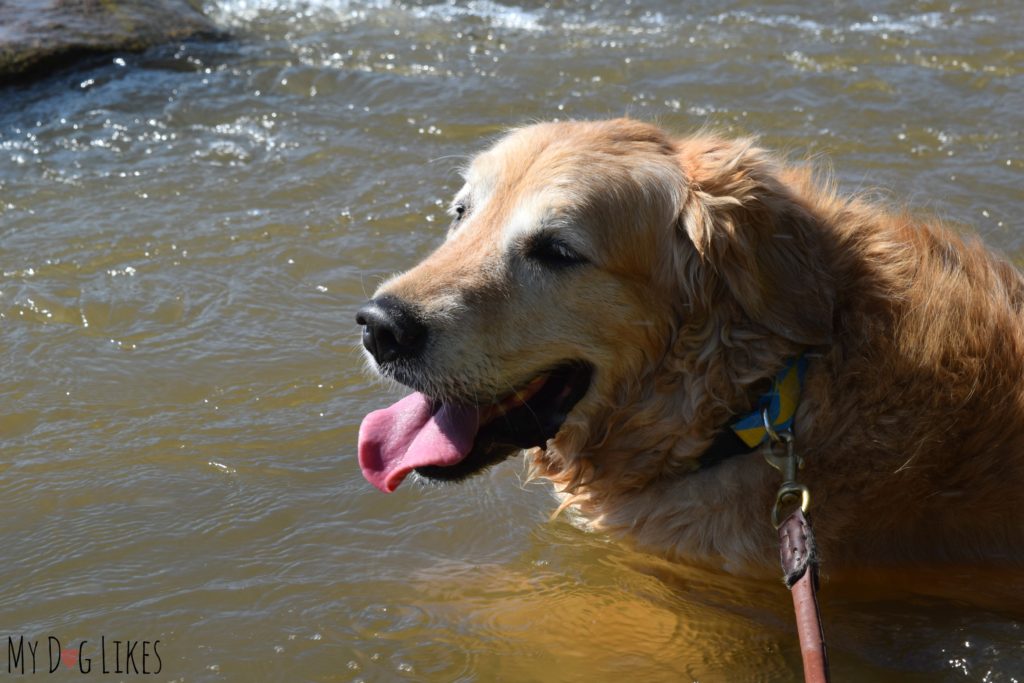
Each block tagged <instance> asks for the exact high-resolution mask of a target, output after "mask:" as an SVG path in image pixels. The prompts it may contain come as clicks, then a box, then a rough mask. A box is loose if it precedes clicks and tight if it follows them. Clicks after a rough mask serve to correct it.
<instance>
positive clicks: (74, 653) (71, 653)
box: [60, 648, 78, 669]
mask: <svg viewBox="0 0 1024 683" xmlns="http://www.w3.org/2000/svg"><path fill="white" fill-rule="evenodd" d="M60 661H62V662H64V666H66V667H67V668H69V669H73V668H75V664H77V663H78V650H72V649H71V648H68V649H66V650H61V651H60Z"/></svg>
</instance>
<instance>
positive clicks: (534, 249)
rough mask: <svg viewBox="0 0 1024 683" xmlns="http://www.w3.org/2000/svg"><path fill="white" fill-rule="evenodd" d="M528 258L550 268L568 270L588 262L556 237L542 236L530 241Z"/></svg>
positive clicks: (527, 248)
mask: <svg viewBox="0 0 1024 683" xmlns="http://www.w3.org/2000/svg"><path fill="white" fill-rule="evenodd" d="M526 257H527V258H529V259H532V260H534V261H537V262H538V263H540V264H541V265H544V266H547V267H548V268H568V267H570V266H578V265H582V264H584V263H586V262H587V259H585V258H584V257H583V256H581V255H580V254H579V253H578V252H577V251H576V250H574V249H573V248H572V247H570V246H569V245H568V244H566V243H565V242H563V241H562V240H560V239H558V238H557V237H555V236H554V235H549V234H540V235H537V236H536V237H534V238H533V239H532V240H530V242H529V244H528V245H527V247H526Z"/></svg>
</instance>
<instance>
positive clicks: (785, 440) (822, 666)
mask: <svg viewBox="0 0 1024 683" xmlns="http://www.w3.org/2000/svg"><path fill="white" fill-rule="evenodd" d="M762 417H763V420H764V424H765V428H766V430H767V432H768V436H769V437H770V440H769V442H768V444H767V450H766V451H765V454H764V457H765V459H766V460H767V461H768V464H770V465H771V466H772V467H774V468H775V469H777V470H779V471H780V472H782V479H783V481H782V485H780V486H779V490H778V492H777V493H776V495H775V506H774V507H773V508H772V525H773V526H774V527H775V528H776V529H777V530H778V532H779V559H780V560H781V562H782V573H783V580H784V581H785V582H786V587H787V588H789V590H790V593H792V595H793V609H794V611H795V613H796V630H797V635H798V636H799V638H800V655H801V657H802V658H803V664H804V681H805V682H806V683H828V681H829V680H830V678H829V671H828V653H827V651H826V649H825V632H824V631H823V630H822V627H821V614H820V612H819V610H818V596H817V589H818V553H817V549H816V548H815V543H814V531H813V530H812V529H811V523H810V520H809V519H808V518H807V509H808V508H809V507H810V503H811V493H810V490H809V489H808V488H807V487H806V486H805V485H803V484H799V483H797V480H796V472H797V470H798V469H799V468H800V465H801V464H802V463H801V460H800V458H799V456H797V455H796V453H795V451H794V449H793V433H792V432H791V431H789V430H785V431H782V432H776V431H775V430H773V429H772V428H771V425H770V424H769V421H768V416H767V412H765V413H762ZM779 444H784V445H785V448H786V453H785V455H776V454H775V452H774V446H775V445H779ZM797 500H798V501H799V505H797V508H796V509H795V510H794V511H793V512H792V513H790V514H789V516H787V517H786V518H785V519H783V520H781V521H780V517H781V514H782V507H783V506H785V505H791V504H792V503H794V502H796V501H797Z"/></svg>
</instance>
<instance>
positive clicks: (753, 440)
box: [697, 354, 807, 469]
mask: <svg viewBox="0 0 1024 683" xmlns="http://www.w3.org/2000/svg"><path fill="white" fill-rule="evenodd" d="M806 372H807V359H806V358H805V357H804V355H803V354H800V355H799V356H796V357H795V358H790V359H788V360H787V361H786V363H785V365H784V366H783V367H782V369H781V370H779V372H778V374H776V375H775V378H774V379H773V380H772V387H771V389H770V390H769V391H768V392H767V393H765V394H763V395H762V396H761V397H760V398H759V399H758V402H757V406H756V407H755V408H754V410H752V411H750V412H749V413H746V414H744V415H741V416H740V417H739V418H738V419H736V420H734V421H733V422H732V423H730V424H729V425H728V426H727V427H723V428H722V430H721V431H720V432H719V433H718V436H716V437H715V440H714V441H713V442H712V443H711V445H710V446H709V447H708V449H707V450H706V451H705V452H704V453H703V454H702V455H701V456H700V457H699V458H698V459H697V468H698V469H707V468H709V467H713V466H715V465H717V464H719V463H721V462H722V461H724V460H726V459H727V458H729V457H731V456H734V455H742V454H744V453H750V452H751V451H753V450H754V449H756V448H757V447H758V446H760V445H761V444H763V443H764V442H765V441H767V440H768V432H767V431H766V430H765V428H764V418H763V417H762V413H763V412H764V411H765V410H767V411H768V420H769V422H770V423H771V425H772V429H773V430H775V431H776V432H782V431H785V430H787V429H792V428H793V418H794V416H795V415H796V408H797V406H798V405H799V404H800V394H801V393H802V391H803V386H804V375H805V374H806Z"/></svg>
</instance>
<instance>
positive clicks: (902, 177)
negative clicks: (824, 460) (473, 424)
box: [0, 0, 1024, 682]
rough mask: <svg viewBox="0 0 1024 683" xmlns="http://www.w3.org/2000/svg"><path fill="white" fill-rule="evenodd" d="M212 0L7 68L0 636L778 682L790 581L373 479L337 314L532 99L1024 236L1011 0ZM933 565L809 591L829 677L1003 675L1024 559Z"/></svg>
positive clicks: (531, 674)
mask: <svg viewBox="0 0 1024 683" xmlns="http://www.w3.org/2000/svg"><path fill="white" fill-rule="evenodd" d="M207 9H208V11H209V13H210V15H211V16H212V17H213V18H214V19H215V20H216V21H217V22H218V23H220V24H221V25H223V26H226V27H228V28H230V29H231V31H232V32H233V34H234V39H233V40H230V41H227V42H221V43H189V44H184V45H174V46H170V47H167V48H160V49H155V50H151V51H149V52H146V53H144V54H122V55H112V56H108V57H102V58H98V59H96V60H94V61H92V62H90V63H89V64H87V65H86V66H84V67H82V68H79V69H76V70H74V71H64V72H60V73H58V74H55V75H53V76H52V77H50V78H48V79H46V80H44V81H41V82H37V83H35V84H32V85H22V86H15V87H8V88H6V89H0V519H2V520H3V521H2V527H0V547H2V549H3V551H2V556H0V557H2V559H0V631H2V632H0V638H2V637H3V636H5V635H6V636H10V637H13V639H14V640H13V641H12V643H13V644H14V646H16V647H17V646H18V644H19V642H21V641H20V640H19V639H20V638H21V637H22V636H24V638H25V640H26V641H34V640H38V641H39V642H40V645H39V647H38V651H37V658H38V663H37V666H38V668H39V670H40V671H42V672H45V671H47V670H48V669H49V665H50V659H49V652H48V648H53V652H54V657H56V656H58V654H59V653H58V652H57V651H58V650H61V649H63V650H67V651H70V659H69V660H68V661H69V662H70V664H71V665H72V668H65V667H64V665H63V664H61V663H60V662H59V661H57V660H56V659H55V660H54V661H55V663H56V664H57V666H58V670H59V671H61V672H63V673H62V676H63V677H64V678H67V679H69V680H70V679H77V677H78V676H81V675H82V674H80V673H78V674H76V673H75V671H77V670H78V667H79V664H78V663H77V660H76V657H77V656H78V654H79V653H80V654H81V655H82V657H83V662H82V666H83V668H84V667H85V660H89V662H90V664H89V666H90V667H91V675H96V674H102V671H103V668H104V667H105V668H106V669H107V670H109V671H111V672H112V673H111V674H109V675H107V676H102V675H101V676H98V677H99V678H111V679H113V678H114V677H117V676H118V674H117V673H116V671H117V670H118V669H120V670H122V671H123V670H125V668H126V667H127V668H128V672H129V673H128V674H122V675H121V676H122V677H127V678H135V677H137V676H136V673H135V671H136V670H137V671H139V675H141V671H142V667H143V665H144V664H145V666H146V668H147V670H148V671H150V672H153V671H155V670H157V669H159V673H158V674H156V675H155V676H149V677H150V678H156V679H159V680H175V681H220V680H228V681H300V680H313V681H357V680H361V681H400V680H410V681H439V682H447V681H622V680H628V681H680V680H697V681H755V680H756V681H791V680H795V679H796V678H797V677H798V676H799V666H800V664H799V653H798V651H797V648H796V644H795V638H794V635H793V630H792V627H791V625H790V614H789V597H788V594H787V593H786V592H785V590H783V589H782V588H781V587H779V586H778V585H776V584H767V585H766V584H762V583H757V582H748V581H742V580H736V579H730V578H728V577H724V576H719V575H715V574H709V573H707V572H704V571H701V570H697V569H692V568H687V567H681V566H675V567H672V566H668V565H665V564H663V563H660V562H658V561H656V560H653V559H651V558H648V557H644V556H642V555H638V554H635V553H633V552H631V551H629V550H627V549H625V548H623V547H621V546H619V545H617V544H615V543H612V542H610V541H608V540H607V539H605V538H603V537H601V536H598V535H588V534H585V533H583V532H581V531H578V530H577V529H575V528H573V527H572V526H570V525H569V524H568V523H567V522H565V521H564V520H557V521H553V522H551V521H548V518H547V515H548V513H549V512H550V510H551V508H552V506H553V503H552V498H551V495H550V491H548V490H547V488H546V487H545V486H543V485H540V484H529V485H524V484H523V483H522V474H523V473H522V469H521V464H520V463H518V462H516V461H511V462H509V463H507V464H505V465H503V466H501V467H498V468H495V469H494V470H493V471H491V472H489V473H488V474H486V475H484V476H482V477H480V478H478V479H475V480H473V481H472V482H470V483H468V484H466V485H465V486H462V487H459V488H457V489H453V488H439V489H430V488H423V487H417V486H406V487H403V488H402V489H401V490H400V491H399V492H398V493H396V494H394V495H391V496H384V495H382V494H380V493H378V492H377V491H376V490H374V489H372V488H371V487H370V486H369V485H368V484H366V483H365V482H364V481H363V479H362V477H361V476H360V474H359V471H358V468H357V465H356V462H355V443H356V431H357V428H358V424H359V421H360V419H361V417H362V416H363V415H364V414H365V413H366V412H368V411H369V410H372V409H374V408H377V407H380V406H382V405H384V404H385V403H387V402H390V401H392V400H394V398H395V396H396V394H395V393H394V392H393V390H391V389H388V388H386V387H383V386H381V385H380V384H379V383H378V382H376V381H375V380H373V379H372V378H371V377H370V376H369V375H368V374H367V372H366V371H365V368H364V363H363V360H362V357H361V353H360V348H359V334H358V330H357V328H356V326H355V325H354V323H353V315H354V311H355V309H356V308H357V307H358V305H359V304H360V303H361V302H362V301H363V300H364V298H365V297H366V296H367V294H368V293H369V292H372V291H373V289H374V288H375V286H376V284H377V283H378V282H379V281H380V280H381V279H382V278H383V277H385V276H386V275H388V274H390V273H392V272H395V271H398V270H401V269H403V268H405V267H407V266H409V265H410V264H412V263H413V262H414V261H415V260H416V259H417V258H419V257H421V256H423V255H425V254H426V253H427V252H428V251H429V250H430V249H431V248H432V246H434V245H436V244H437V243H438V241H439V239H440V236H441V234H442V233H443V229H444V228H443V227H442V226H443V225H444V224H445V223H446V219H445V217H444V215H443V209H442V206H443V205H444V204H445V203H446V202H447V201H448V198H449V197H450V195H451V193H452V192H453V191H454V190H455V189H456V188H457V185H458V180H457V177H458V176H457V173H456V171H457V169H458V167H459V165H460V164H461V163H462V162H463V161H464V160H465V158H466V156H467V155H469V154H472V153H473V152H474V151H475V150H478V149H480V148H481V146H482V145H483V144H485V142H486V141H487V140H488V139H490V138H492V137H493V136H495V135H496V134H499V133H500V132H501V131H502V130H504V129H505V128H506V127H508V126H512V125H516V124H519V123H524V122H528V121H532V120H536V119H547V118H554V117H587V118H595V117H604V116H613V115H620V114H623V113H628V114H630V115H633V116H637V117H641V118H647V119H656V120H658V121H660V122H661V123H662V124H664V125H665V126H668V127H671V128H674V129H676V130H679V131H681V132H682V131H687V130H692V129H694V128H697V127H700V126H703V125H712V126H715V127H717V128H720V129H723V130H725V131H728V132H731V133H747V132H756V133H761V134H762V139H763V141H764V142H765V143H766V144H767V145H770V146H774V147H780V148H783V149H786V150H789V151H791V152H792V153H793V154H795V155H798V156H805V155H814V156H820V157H821V158H822V159H829V160H831V162H832V163H833V165H834V167H835V169H836V175H837V177H838V179H839V181H840V183H841V186H842V187H843V188H844V189H846V190H850V191H853V190H865V189H873V188H877V189H878V191H879V193H880V194H882V195H883V196H885V197H889V198H892V199H894V200H898V201H907V202H909V203H910V204H911V205H912V206H914V207H915V208H916V209H919V210H925V211H930V212H933V213H936V214H939V215H941V216H943V217H945V218H947V219H950V220H952V221H957V222H961V223H964V224H968V225H970V226H972V228H970V229H972V230H975V231H976V232H978V233H979V234H981V235H982V236H983V238H984V239H985V240H986V241H988V242H989V243H991V244H992V245H994V246H995V247H997V248H999V249H1001V250H1003V251H1005V252H1007V253H1008V254H1010V256H1011V257H1013V258H1015V259H1016V260H1018V261H1020V260H1021V256H1022V255H1024V225H1022V224H1021V221H1020V216H1019V214H1020V211H1021V208H1022V206H1024V190H1022V187H1024V183H1022V180H1024V141H1022V133H1021V131H1022V130H1024V5H1022V4H1021V3H1020V2H1019V0H1002V1H1000V0H991V1H988V2H985V1H983V0H963V1H958V2H953V3H949V2H937V1H931V0H918V1H912V2H896V1H889V2H885V1H879V2H869V1H867V0H855V1H853V2H838V1H834V2H823V3H812V2H763V3H752V2H744V1H741V0H720V1H716V2H711V1H708V0H703V1H700V2H691V3H686V4H685V6H680V5H677V4H676V3H670V2H657V1H655V0H643V1H633V2H631V1H627V2H624V3H607V4H600V3H594V4H593V5H591V6H586V5H582V4H575V3H569V2H556V1H552V2H546V3H536V2H526V3H523V4H522V5H519V6H515V5H509V4H501V3H499V2H493V1H491V0H468V1H459V2H449V3H430V2H422V3H417V2H410V3H401V2H397V1H396V0H378V1H376V2H366V3H361V2H349V1H348V0H217V1H214V2H211V3H210V4H209V5H208V6H207ZM894 495H898V492H894ZM826 569H827V567H826ZM958 580H959V577H956V576H953V577H949V576H947V577H938V578H937V579H936V581H935V582H934V583H931V582H928V583H921V582H917V581H908V582H906V583H907V585H888V586H887V587H886V588H885V590H881V589H877V590H875V589H872V590H847V589H841V588H840V587H838V586H834V585H831V584H830V583H829V582H828V581H826V583H825V585H824V592H823V600H824V606H823V610H824V613H825V626H826V629H827V631H828V635H829V638H830V641H831V655H832V659H833V667H834V671H835V675H836V679H837V680H847V681H901V682H902V681H960V680H975V681H1017V680H1024V605H1021V604H1020V603H1019V602H1018V603H1017V604H1013V601H1012V600H1011V601H1009V602H1007V601H1003V600H1001V599H992V596H991V595H990V594H989V592H990V591H989V589H990V588H991V587H992V586H993V585H998V586H1000V587H1001V588H1002V589H1004V592H1005V594H1008V595H1013V594H1014V593H1015V592H1016V593H1017V594H1024V577H1022V576H1020V575H1016V576H1013V575H1011V576H997V577H993V578H992V580H991V581H988V582H982V581H978V580H977V577H971V578H970V579H969V580H970V581H971V585H970V587H969V588H970V590H968V591H965V594H964V595H960V594H958V592H957V591H955V590H954V591H952V593H954V594H957V596H956V597H955V598H951V597H950V594H951V592H950V591H948V590H946V588H949V586H950V585H953V586H956V584H957V582H958ZM937 587H938V588H937ZM1018 589H1019V590H1018ZM978 598H980V599H978ZM51 637H52V638H54V639H56V640H58V641H59V645H55V644H54V642H53V641H52V640H49V639H50V638H51ZM82 641H87V642H86V643H85V645H84V646H83V645H82ZM114 641H119V643H118V644H116V645H115V644H114ZM157 641H158V642H157ZM132 643H134V645H132ZM4 646H6V644H5V643H3V642H0V647H4ZM129 646H132V647H133V648H134V649H133V650H132V652H133V655H132V656H131V657H129V656H128V655H127V652H128V648H129ZM144 650H145V652H146V653H147V654H148V658H147V659H146V660H145V662H144V661H143V658H142V654H143V651H144ZM154 651H155V652H156V653H158V656H157V655H154ZM24 652H25V655H26V657H27V654H28V652H29V650H28V647H27V645H26V647H25V650H24ZM10 657H11V655H10V651H9V652H8V664H10V663H11V662H10ZM104 657H105V661H104ZM21 662H22V663H24V662H25V658H22V660H21ZM29 662H30V663H29V667H31V660H29ZM132 667H134V669H133V668H132ZM2 668H3V662H2V661H0V669H2ZM29 670H30V668H29ZM55 675H56V674H55Z"/></svg>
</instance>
